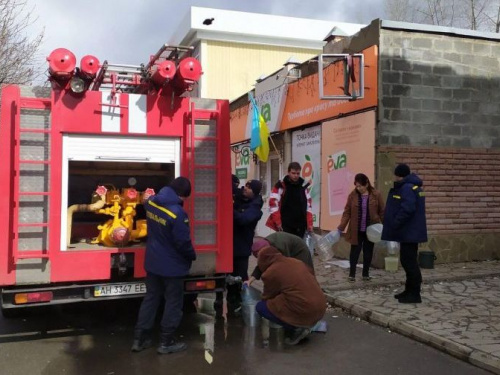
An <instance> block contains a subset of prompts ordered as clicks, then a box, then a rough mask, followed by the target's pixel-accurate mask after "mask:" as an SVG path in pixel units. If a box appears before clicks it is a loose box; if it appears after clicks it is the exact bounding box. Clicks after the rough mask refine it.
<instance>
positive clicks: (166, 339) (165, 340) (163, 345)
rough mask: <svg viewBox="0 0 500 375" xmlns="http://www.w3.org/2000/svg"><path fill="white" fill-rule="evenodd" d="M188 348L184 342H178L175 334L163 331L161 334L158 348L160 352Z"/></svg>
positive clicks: (179, 350)
mask: <svg viewBox="0 0 500 375" xmlns="http://www.w3.org/2000/svg"><path fill="white" fill-rule="evenodd" d="M186 349H187V345H186V343H184V342H178V341H177V340H176V339H175V338H174V336H173V335H170V334H166V333H162V334H161V336H160V346H159V347H158V349H157V350H156V351H157V352H158V354H168V353H177V352H181V351H183V350H186Z"/></svg>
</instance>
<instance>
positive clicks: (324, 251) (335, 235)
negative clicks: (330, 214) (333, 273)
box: [318, 230, 340, 260]
mask: <svg viewBox="0 0 500 375" xmlns="http://www.w3.org/2000/svg"><path fill="white" fill-rule="evenodd" d="M339 240H340V232H339V231H338V230H332V231H331V232H330V233H328V234H327V235H325V236H323V237H321V239H320V240H319V241H318V255H319V256H320V258H321V259H322V260H330V259H332V258H333V249H332V246H333V245H335V244H336V243H337V242H339Z"/></svg>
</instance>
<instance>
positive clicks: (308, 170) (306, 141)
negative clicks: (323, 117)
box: [292, 125, 321, 227]
mask: <svg viewBox="0 0 500 375" xmlns="http://www.w3.org/2000/svg"><path fill="white" fill-rule="evenodd" d="M320 146H321V125H318V126H313V127H311V128H307V129H305V130H298V131H294V132H293V133H292V161H296V162H298V163H300V165H301V166H302V170H301V177H302V178H303V179H304V180H305V181H306V182H308V183H309V194H311V199H312V211H313V225H314V226H315V227H319V212H320V210H319V209H320V193H321V173H320V171H321V169H320V168H321V148H320Z"/></svg>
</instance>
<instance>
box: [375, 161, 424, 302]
mask: <svg viewBox="0 0 500 375" xmlns="http://www.w3.org/2000/svg"><path fill="white" fill-rule="evenodd" d="M422 185H423V182H422V180H421V179H420V178H419V177H418V176H417V175H416V174H415V173H411V172H410V167H409V166H408V165H406V164H399V165H398V166H397V167H396V169H395V170H394V187H393V188H392V189H391V190H389V194H388V196H387V207H386V209H385V216H384V229H383V230H382V240H386V241H396V242H400V243H401V249H400V252H399V253H400V258H401V265H402V266H403V268H404V270H405V273H406V284H405V289H404V291H403V292H401V293H398V294H396V295H395V296H394V298H396V299H397V300H398V302H400V303H421V302H422V298H421V296H420V286H421V284H422V274H421V272H420V267H419V265H418V261H417V254H418V244H419V243H421V242H427V224H426V220H425V195H424V191H423V190H422Z"/></svg>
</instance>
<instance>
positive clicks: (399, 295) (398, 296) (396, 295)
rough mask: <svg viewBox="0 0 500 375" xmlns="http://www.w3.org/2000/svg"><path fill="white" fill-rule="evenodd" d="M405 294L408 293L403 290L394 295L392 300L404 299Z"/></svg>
mask: <svg viewBox="0 0 500 375" xmlns="http://www.w3.org/2000/svg"><path fill="white" fill-rule="evenodd" d="M407 294H408V291H407V290H406V289H405V290H403V291H402V292H400V293H398V294H395V295H394V298H396V299H400V298H402V297H405V296H406V295H407Z"/></svg>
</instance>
